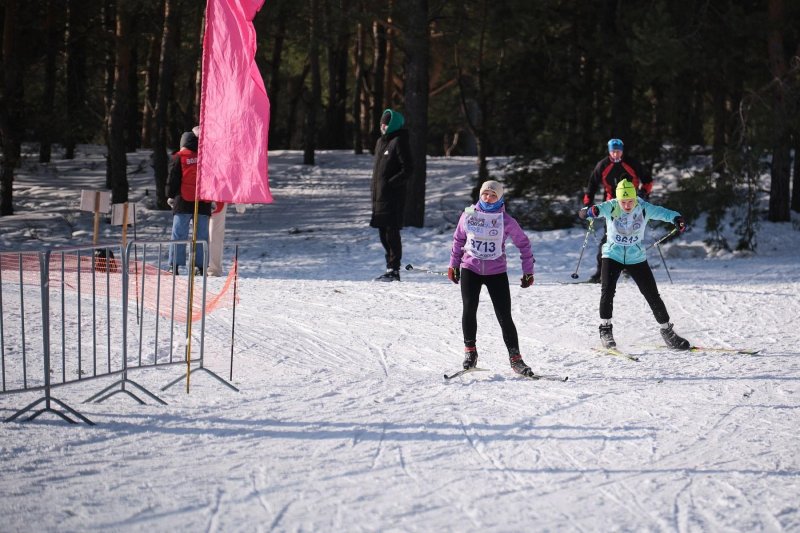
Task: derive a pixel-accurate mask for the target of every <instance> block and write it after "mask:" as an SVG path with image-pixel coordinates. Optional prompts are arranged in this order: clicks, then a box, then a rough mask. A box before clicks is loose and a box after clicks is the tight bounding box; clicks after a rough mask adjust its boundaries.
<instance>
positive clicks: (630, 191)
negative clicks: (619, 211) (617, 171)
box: [617, 179, 636, 201]
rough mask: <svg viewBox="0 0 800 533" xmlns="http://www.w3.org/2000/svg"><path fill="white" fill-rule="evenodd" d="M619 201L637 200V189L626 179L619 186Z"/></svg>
mask: <svg viewBox="0 0 800 533" xmlns="http://www.w3.org/2000/svg"><path fill="white" fill-rule="evenodd" d="M617 200H620V201H622V200H636V187H634V186H633V183H631V182H630V181H628V180H627V179H624V180H622V181H620V182H619V183H618V184H617Z"/></svg>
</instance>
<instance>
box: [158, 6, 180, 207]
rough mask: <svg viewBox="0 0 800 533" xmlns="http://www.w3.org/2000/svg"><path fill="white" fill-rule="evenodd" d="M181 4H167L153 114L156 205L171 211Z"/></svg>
mask: <svg viewBox="0 0 800 533" xmlns="http://www.w3.org/2000/svg"><path fill="white" fill-rule="evenodd" d="M177 4H178V2H177V0H166V1H165V2H164V29H163V31H162V34H161V46H160V60H159V67H158V87H157V88H156V100H155V109H154V112H153V139H152V145H153V169H154V170H155V182H156V183H155V186H156V205H157V206H158V208H159V209H169V205H168V204H167V192H166V187H167V167H168V163H169V160H168V156H167V119H168V117H167V110H168V108H169V103H170V101H171V100H172V92H173V86H174V77H175V59H176V53H177V43H176V35H175V26H176V25H177V24H178V21H179V20H180V17H179V15H180V12H179V10H178V6H177Z"/></svg>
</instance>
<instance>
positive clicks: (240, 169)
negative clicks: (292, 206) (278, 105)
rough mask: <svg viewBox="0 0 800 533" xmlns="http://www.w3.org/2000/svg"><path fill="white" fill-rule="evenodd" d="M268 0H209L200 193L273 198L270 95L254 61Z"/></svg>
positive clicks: (243, 199)
mask: <svg viewBox="0 0 800 533" xmlns="http://www.w3.org/2000/svg"><path fill="white" fill-rule="evenodd" d="M263 5H264V0H208V4H207V6H206V30H205V37H204V39H203V85H202V95H201V100H200V144H199V147H198V163H197V173H198V174H197V179H198V182H199V185H198V193H199V197H200V198H201V199H203V200H213V201H219V202H227V203H234V204H244V203H247V204H250V203H270V202H272V194H270V191H269V178H268V174H267V139H268V134H269V97H268V96H267V90H266V89H265V88H264V80H263V78H262V77H261V73H260V72H259V71H258V67H257V66H256V62H255V53H256V31H255V28H254V27H253V18H254V17H255V15H256V13H257V12H258V10H259V9H261V6H263Z"/></svg>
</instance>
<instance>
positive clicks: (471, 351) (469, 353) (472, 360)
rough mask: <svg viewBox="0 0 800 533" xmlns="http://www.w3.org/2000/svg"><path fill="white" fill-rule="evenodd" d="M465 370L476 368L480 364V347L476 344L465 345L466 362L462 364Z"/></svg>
mask: <svg viewBox="0 0 800 533" xmlns="http://www.w3.org/2000/svg"><path fill="white" fill-rule="evenodd" d="M461 366H463V367H464V370H469V369H470V368H475V367H476V366H478V349H477V348H475V347H474V346H465V347H464V362H463V363H462V365H461Z"/></svg>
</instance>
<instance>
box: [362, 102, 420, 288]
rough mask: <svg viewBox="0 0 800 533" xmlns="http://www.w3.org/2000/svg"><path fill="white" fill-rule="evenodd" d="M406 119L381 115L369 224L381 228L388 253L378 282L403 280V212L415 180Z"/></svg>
mask: <svg viewBox="0 0 800 533" xmlns="http://www.w3.org/2000/svg"><path fill="white" fill-rule="evenodd" d="M404 122H405V120H404V119H403V115H401V114H400V113H398V112H397V111H392V110H391V109H387V110H386V111H384V112H383V115H382V116H381V136H380V138H379V139H378V142H377V143H376V144H375V166H374V167H373V169H372V218H371V220H370V222H369V225H370V226H372V227H373V228H378V235H379V236H380V239H381V244H382V245H383V248H384V250H386V272H385V273H384V274H382V275H381V276H379V277H377V278H376V281H400V260H401V259H402V256H403V245H402V242H401V240H400V229H401V228H402V227H403V209H404V207H405V200H406V182H408V180H409V178H411V169H412V163H411V148H410V147H409V144H408V131H407V130H406V129H405V128H403V124H404Z"/></svg>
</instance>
